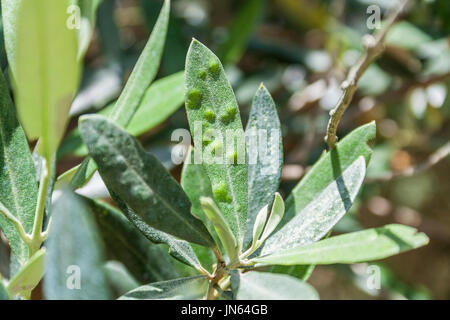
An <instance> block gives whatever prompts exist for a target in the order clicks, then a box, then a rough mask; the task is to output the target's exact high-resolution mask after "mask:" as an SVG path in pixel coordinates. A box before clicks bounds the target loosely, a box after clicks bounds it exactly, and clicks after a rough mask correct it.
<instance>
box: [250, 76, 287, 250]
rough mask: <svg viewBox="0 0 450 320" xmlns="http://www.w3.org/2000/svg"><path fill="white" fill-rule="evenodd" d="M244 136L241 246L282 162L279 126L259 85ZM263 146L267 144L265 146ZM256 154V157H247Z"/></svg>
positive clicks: (266, 93)
mask: <svg viewBox="0 0 450 320" xmlns="http://www.w3.org/2000/svg"><path fill="white" fill-rule="evenodd" d="M245 134H246V136H247V139H248V148H250V151H249V166H248V199H249V200H248V201H249V202H248V214H247V232H246V234H245V238H244V248H245V247H246V246H247V245H248V244H249V243H250V241H251V239H252V234H251V231H252V230H253V224H254V222H255V218H256V215H257V213H258V212H259V211H260V210H261V208H263V207H264V206H265V205H268V206H271V205H272V201H273V196H274V194H275V192H276V191H277V190H278V186H279V182H280V177H281V168H282V165H283V143H282V141H281V139H282V136H281V125H280V119H279V118H278V113H277V109H276V106H275V103H274V101H273V99H272V97H271V95H270V93H269V91H267V89H266V88H265V87H264V86H263V85H261V86H260V87H259V89H258V90H257V91H256V94H255V97H254V98H253V103H252V108H251V111H250V116H249V120H248V123H247V127H246V129H245ZM265 146H267V147H265ZM254 156H257V158H256V159H252V158H251V157H254Z"/></svg>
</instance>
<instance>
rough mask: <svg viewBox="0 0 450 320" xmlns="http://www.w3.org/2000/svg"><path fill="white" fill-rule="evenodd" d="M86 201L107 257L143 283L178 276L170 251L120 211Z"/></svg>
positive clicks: (101, 203)
mask: <svg viewBox="0 0 450 320" xmlns="http://www.w3.org/2000/svg"><path fill="white" fill-rule="evenodd" d="M84 201H85V203H86V204H87V206H88V207H89V209H90V211H91V213H92V215H93V217H94V218H95V221H96V222H97V225H98V229H99V231H100V236H101V237H102V239H103V242H104V243H105V247H106V253H107V255H108V259H111V260H115V261H119V262H121V263H123V264H124V266H125V267H126V268H127V270H129V272H130V273H131V274H132V275H133V277H134V278H135V279H137V280H138V281H139V282H140V283H147V282H156V281H163V280H168V279H174V278H177V277H178V273H177V271H176V269H175V268H174V266H173V264H172V262H171V260H170V258H169V256H168V255H167V251H165V250H164V249H163V248H162V247H161V246H158V245H155V244H153V243H151V242H150V241H149V240H148V239H147V238H146V237H145V236H144V235H143V234H142V233H141V232H140V231H139V230H138V229H137V228H136V227H135V226H134V225H133V224H132V223H131V222H130V221H128V220H127V218H126V217H125V216H124V215H123V214H122V213H121V212H120V211H119V210H117V209H115V208H113V207H112V206H110V205H108V204H106V203H104V202H101V201H98V200H91V199H87V198H84Z"/></svg>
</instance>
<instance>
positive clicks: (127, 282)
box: [105, 261, 140, 296]
mask: <svg viewBox="0 0 450 320" xmlns="http://www.w3.org/2000/svg"><path fill="white" fill-rule="evenodd" d="M105 273H106V277H107V278H108V282H109V284H110V285H111V287H112V288H113V289H114V292H115V293H116V294H117V295H118V296H121V295H123V294H125V293H127V292H128V291H131V290H133V289H136V288H137V287H139V286H140V283H139V282H138V281H137V280H136V279H134V277H133V276H132V275H131V274H130V273H129V271H128V269H127V268H126V267H125V266H124V265H123V264H122V263H120V262H118V261H108V262H107V263H106V264H105Z"/></svg>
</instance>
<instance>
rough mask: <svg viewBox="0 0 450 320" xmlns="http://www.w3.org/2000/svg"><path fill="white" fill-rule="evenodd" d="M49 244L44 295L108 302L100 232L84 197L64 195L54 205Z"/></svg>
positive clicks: (69, 193)
mask: <svg viewBox="0 0 450 320" xmlns="http://www.w3.org/2000/svg"><path fill="white" fill-rule="evenodd" d="M52 211H53V223H52V232H51V233H50V236H49V239H48V241H47V259H46V262H45V272H46V274H45V277H44V295H45V297H46V298H47V299H49V300H92V299H94V300H104V299H105V300H107V299H110V298H111V293H110V290H109V287H108V283H107V280H106V277H105V273H104V268H103V266H104V263H105V260H104V254H103V244H102V243H101V240H100V238H99V231H98V228H97V226H96V224H95V221H94V220H93V218H92V216H91V215H90V214H89V209H88V207H87V206H86V204H85V203H84V202H83V200H81V198H80V197H78V196H76V195H75V194H73V193H71V192H70V191H63V193H62V194H61V195H60V197H59V198H58V199H57V200H56V202H55V204H54V205H53V209H52Z"/></svg>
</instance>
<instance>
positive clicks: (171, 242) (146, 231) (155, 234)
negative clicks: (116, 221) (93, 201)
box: [110, 190, 206, 272]
mask: <svg viewBox="0 0 450 320" xmlns="http://www.w3.org/2000/svg"><path fill="white" fill-rule="evenodd" d="M110 193H111V197H112V198H113V200H114V201H115V202H116V203H117V205H118V206H119V208H120V210H121V211H122V212H123V213H124V215H125V216H126V217H127V219H128V220H129V221H131V223H133V225H134V226H135V227H136V228H137V229H138V230H139V231H140V232H141V233H142V234H143V235H144V236H145V237H146V238H147V239H149V240H150V241H151V242H153V243H155V244H167V245H168V247H169V254H170V255H172V256H173V257H174V258H175V259H177V260H179V261H180V262H182V263H184V264H186V265H189V266H191V267H193V268H195V269H197V270H198V271H200V272H201V271H203V268H202V265H201V263H200V261H199V260H198V258H197V256H196V254H195V252H194V250H193V249H192V246H191V244H190V243H189V242H187V241H184V240H179V239H177V238H175V237H174V236H171V235H170V234H167V233H165V232H162V231H159V230H156V229H155V228H152V227H150V226H149V225H148V224H147V223H146V222H145V221H144V220H142V219H141V218H140V217H139V216H138V215H137V214H136V213H134V212H133V211H132V210H131V209H130V208H129V207H128V206H127V205H126V204H125V203H124V202H123V201H122V200H121V199H120V198H119V197H118V196H117V195H115V194H114V192H112V191H111V190H110ZM199 247H201V246H199ZM202 248H205V247H202ZM205 249H206V248H205Z"/></svg>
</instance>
